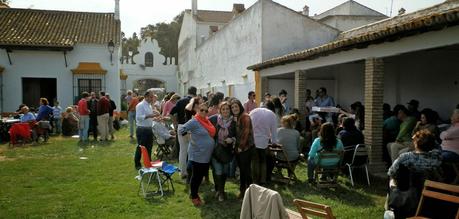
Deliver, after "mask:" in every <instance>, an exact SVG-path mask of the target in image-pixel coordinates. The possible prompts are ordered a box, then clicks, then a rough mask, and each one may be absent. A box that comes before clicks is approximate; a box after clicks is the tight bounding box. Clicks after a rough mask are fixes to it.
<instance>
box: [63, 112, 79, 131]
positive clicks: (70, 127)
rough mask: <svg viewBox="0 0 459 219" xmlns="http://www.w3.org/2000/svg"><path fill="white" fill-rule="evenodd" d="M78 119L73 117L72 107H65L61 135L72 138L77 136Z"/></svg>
mask: <svg viewBox="0 0 459 219" xmlns="http://www.w3.org/2000/svg"><path fill="white" fill-rule="evenodd" d="M78 122H79V119H78V117H77V116H76V115H75V112H74V111H73V108H72V107H67V108H66V109H65V112H64V113H63V120H62V135H64V136H72V135H77V134H78Z"/></svg>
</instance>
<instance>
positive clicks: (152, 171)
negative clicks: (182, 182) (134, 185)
mask: <svg viewBox="0 0 459 219" xmlns="http://www.w3.org/2000/svg"><path fill="white" fill-rule="evenodd" d="M138 147H140V150H141V152H142V160H143V165H144V167H143V168H140V169H139V175H138V176H137V177H136V178H137V179H138V180H139V181H140V184H139V193H140V191H142V194H143V197H144V198H147V196H148V195H149V194H150V193H149V192H148V189H149V187H150V184H151V183H152V180H156V181H157V182H158V185H157V190H156V191H154V192H153V194H156V193H160V194H161V196H163V195H164V191H163V183H162V182H161V177H160V175H159V170H158V166H156V165H155V166H154V163H152V162H151V160H150V157H149V156H148V151H147V148H145V146H142V145H139V146H138ZM159 167H160V166H159ZM145 176H148V178H145ZM145 181H146V182H145Z"/></svg>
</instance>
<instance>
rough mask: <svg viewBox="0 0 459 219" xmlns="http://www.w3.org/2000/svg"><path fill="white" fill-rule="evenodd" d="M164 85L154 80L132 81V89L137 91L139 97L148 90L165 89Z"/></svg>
mask: <svg viewBox="0 0 459 219" xmlns="http://www.w3.org/2000/svg"><path fill="white" fill-rule="evenodd" d="M165 85H166V84H165V83H164V82H163V81H160V80H156V79H139V80H135V81H133V86H132V87H133V89H134V90H136V89H137V90H138V91H139V94H140V95H143V94H144V93H145V91H146V90H148V89H150V88H165Z"/></svg>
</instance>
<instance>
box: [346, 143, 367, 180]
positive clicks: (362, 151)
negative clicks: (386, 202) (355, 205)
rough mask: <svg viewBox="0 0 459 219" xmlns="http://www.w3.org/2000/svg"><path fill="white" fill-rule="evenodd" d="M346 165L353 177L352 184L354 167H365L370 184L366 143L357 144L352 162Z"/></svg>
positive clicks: (352, 178)
mask: <svg viewBox="0 0 459 219" xmlns="http://www.w3.org/2000/svg"><path fill="white" fill-rule="evenodd" d="M345 165H346V166H347V167H348V169H349V176H350V178H351V184H352V186H354V177H353V176H352V169H354V168H365V173H366V175H367V183H368V185H370V177H369V176H368V151H367V148H366V147H365V145H363V144H358V145H357V146H355V149H354V154H353V155H352V161H351V163H346V164H345Z"/></svg>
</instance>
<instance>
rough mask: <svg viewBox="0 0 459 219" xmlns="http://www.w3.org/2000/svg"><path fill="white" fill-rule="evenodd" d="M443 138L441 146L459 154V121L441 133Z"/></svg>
mask: <svg viewBox="0 0 459 219" xmlns="http://www.w3.org/2000/svg"><path fill="white" fill-rule="evenodd" d="M440 139H441V140H442V143H441V148H442V149H443V150H446V151H451V152H454V153H456V154H458V155H459V123H454V124H453V125H451V127H450V128H449V129H448V130H446V131H444V132H442V133H441V134H440Z"/></svg>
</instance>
